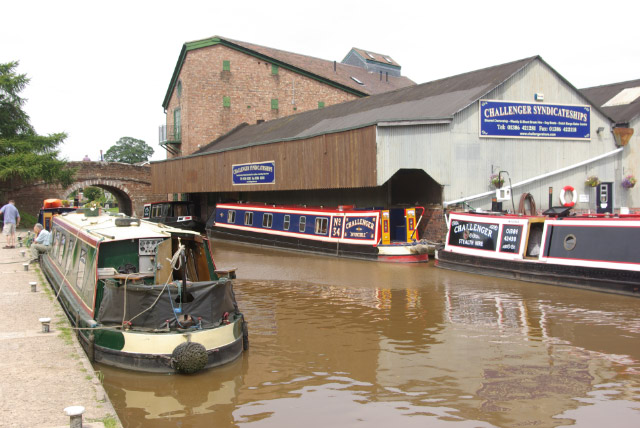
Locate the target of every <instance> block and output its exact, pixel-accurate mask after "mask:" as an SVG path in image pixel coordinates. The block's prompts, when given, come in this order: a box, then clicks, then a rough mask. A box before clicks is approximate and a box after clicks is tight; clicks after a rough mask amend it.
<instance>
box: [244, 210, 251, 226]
mask: <svg viewBox="0 0 640 428" xmlns="http://www.w3.org/2000/svg"><path fill="white" fill-rule="evenodd" d="M244 224H245V226H253V212H251V211H249V212H246V213H244Z"/></svg>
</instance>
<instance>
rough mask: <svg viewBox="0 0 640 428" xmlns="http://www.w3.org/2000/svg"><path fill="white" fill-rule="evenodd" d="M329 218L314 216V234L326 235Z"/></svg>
mask: <svg viewBox="0 0 640 428" xmlns="http://www.w3.org/2000/svg"><path fill="white" fill-rule="evenodd" d="M328 224H329V219H328V218H326V217H319V218H316V235H326V234H327V225H328Z"/></svg>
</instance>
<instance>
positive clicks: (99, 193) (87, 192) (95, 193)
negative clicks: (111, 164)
mask: <svg viewBox="0 0 640 428" xmlns="http://www.w3.org/2000/svg"><path fill="white" fill-rule="evenodd" d="M82 194H83V195H84V197H85V199H88V200H89V201H90V202H95V201H98V202H102V200H103V199H104V191H103V190H102V189H101V188H99V187H93V186H89V187H85V188H84V190H83V192H82Z"/></svg>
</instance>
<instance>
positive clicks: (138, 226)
mask: <svg viewBox="0 0 640 428" xmlns="http://www.w3.org/2000/svg"><path fill="white" fill-rule="evenodd" d="M116 219H122V220H131V221H132V222H134V223H133V224H132V225H130V226H117V225H116ZM53 223H54V224H57V225H60V226H62V227H63V228H64V229H66V230H69V231H71V232H74V233H82V234H83V235H85V236H87V237H90V238H92V240H94V241H96V242H98V241H100V242H108V241H122V240H127V239H139V238H169V237H171V234H172V233H179V234H182V235H200V234H199V233H197V232H194V231H191V230H185V229H178V228H175V227H170V226H165V225H163V224H159V223H153V222H149V221H145V220H141V219H137V218H135V219H134V218H130V217H124V216H111V215H105V214H103V215H99V216H95V217H92V216H86V215H85V214H84V213H79V212H73V213H65V214H62V215H58V216H55V217H54V219H53Z"/></svg>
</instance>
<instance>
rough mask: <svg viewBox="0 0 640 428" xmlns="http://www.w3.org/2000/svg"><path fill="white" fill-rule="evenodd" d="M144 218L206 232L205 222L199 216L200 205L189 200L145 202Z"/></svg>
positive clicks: (180, 227)
mask: <svg viewBox="0 0 640 428" xmlns="http://www.w3.org/2000/svg"><path fill="white" fill-rule="evenodd" d="M142 218H143V219H145V220H148V221H151V222H154V223H162V224H164V225H167V226H172V227H177V228H179V229H187V230H194V231H196V232H201V233H202V232H204V222H203V221H201V220H200V217H199V216H198V206H197V205H196V204H195V203H193V202H188V201H162V202H152V203H150V204H145V205H144V209H143V214H142Z"/></svg>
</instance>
